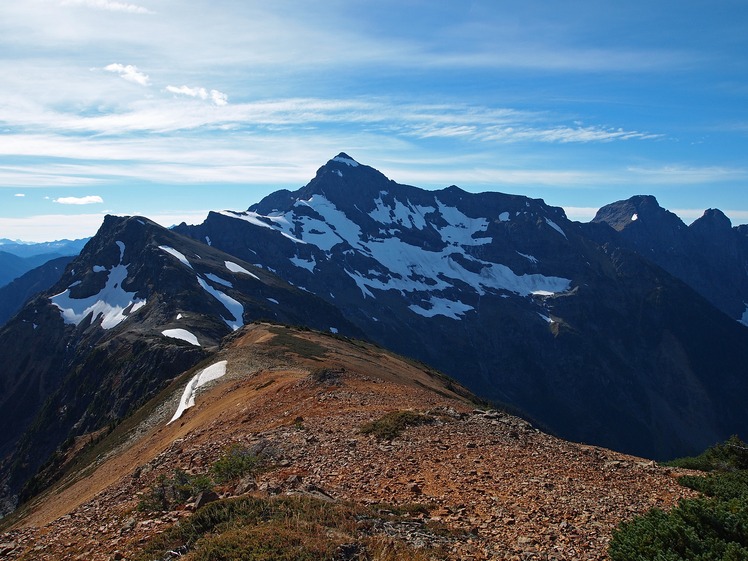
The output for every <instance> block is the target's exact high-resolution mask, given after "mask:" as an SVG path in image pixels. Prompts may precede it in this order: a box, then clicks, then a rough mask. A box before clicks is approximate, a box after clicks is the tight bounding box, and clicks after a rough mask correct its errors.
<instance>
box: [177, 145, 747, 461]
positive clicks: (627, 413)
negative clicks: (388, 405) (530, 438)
mask: <svg viewBox="0 0 748 561" xmlns="http://www.w3.org/2000/svg"><path fill="white" fill-rule="evenodd" d="M632 204H633V203H632ZM636 205H638V206H636ZM636 205H634V206H632V207H631V208H623V209H611V210H616V212H611V213H609V220H610V222H611V223H612V224H613V225H614V226H613V227H612V228H611V227H610V226H607V225H605V224H599V223H596V224H592V225H589V226H587V225H580V224H578V223H573V222H570V221H569V220H567V219H566V217H565V215H564V213H563V211H562V210H561V209H559V208H554V207H549V206H547V205H546V204H544V203H543V201H540V200H533V199H528V198H526V197H521V196H511V195H504V194H499V193H480V194H470V193H466V192H465V191H462V190H460V189H459V188H457V187H454V186H453V187H449V188H447V189H444V190H441V191H424V190H421V189H418V188H415V187H411V186H407V185H400V184H397V183H395V182H394V181H391V180H389V179H388V178H386V177H385V176H384V175H382V174H381V173H379V172H378V171H377V170H375V169H373V168H371V167H368V166H365V165H361V164H359V163H358V162H356V161H355V160H353V159H352V158H351V157H350V156H348V155H347V154H340V155H338V156H337V157H335V158H333V159H332V160H330V161H329V162H328V163H327V164H326V165H324V166H323V167H321V168H320V169H319V170H318V172H317V174H316V177H315V178H314V179H313V180H312V181H311V182H310V183H309V184H308V185H306V186H305V187H303V188H301V189H299V190H298V191H295V192H290V191H279V192H276V193H274V194H272V195H270V196H268V197H266V198H265V199H263V200H262V201H261V202H259V203H258V204H256V205H253V206H251V207H250V208H249V209H248V210H247V211H245V212H230V211H224V212H220V213H211V214H210V215H209V216H208V218H207V220H206V221H205V222H204V223H203V224H201V225H199V226H186V225H181V226H179V227H178V228H177V229H176V230H177V231H179V232H180V233H184V234H186V235H189V236H191V237H193V238H195V239H197V240H200V241H203V242H205V243H207V244H210V245H212V247H216V248H220V249H221V250H223V251H226V252H227V253H230V254H233V255H236V256H237V257H240V258H242V259H244V260H246V261H247V262H249V263H254V264H257V265H258V266H261V267H264V268H266V269H268V270H272V271H273V272H275V273H277V274H278V275H279V276H281V277H282V278H284V279H286V280H287V281H289V282H290V283H292V284H294V285H295V286H299V287H303V288H304V289H305V290H308V291H310V292H312V293H314V294H316V295H317V296H319V297H321V298H323V299H325V300H327V301H328V302H329V303H331V304H333V305H335V306H336V307H338V308H339V309H340V310H341V311H343V313H344V314H345V316H346V317H347V318H348V319H350V321H352V322H353V323H354V324H356V325H357V326H358V327H359V328H360V329H361V330H362V331H363V332H364V333H365V334H366V335H367V336H368V337H369V338H371V339H372V340H374V341H376V342H378V343H380V344H382V345H384V346H387V347H389V348H392V349H394V350H396V351H397V352H400V353H403V354H406V355H409V356H412V357H415V358H418V359H420V360H423V361H425V362H427V363H429V364H431V365H433V366H435V367H437V368H439V369H441V370H443V371H445V372H447V373H448V374H450V375H452V376H454V377H456V378H457V379H458V380H460V381H461V382H463V383H465V384H466V385H468V386H469V387H470V388H471V389H472V390H473V391H475V392H476V393H477V394H479V395H480V396H482V397H485V398H488V399H492V400H496V401H500V402H504V403H507V404H510V405H511V406H513V407H516V408H519V409H520V410H521V411H523V412H524V413H525V414H527V415H529V416H530V417H532V418H533V419H535V420H537V421H539V422H540V423H541V424H543V425H544V426H546V427H549V428H550V429H552V430H553V431H555V432H557V433H558V434H560V435H561V436H564V437H566V438H569V439H573V440H580V441H587V442H592V443H596V444H601V445H605V446H609V447H613V448H616V449H619V450H624V451H628V452H633V453H638V454H642V455H645V456H649V457H655V458H665V457H671V456H674V455H682V454H686V453H692V452H696V451H698V450H700V449H703V448H704V447H705V446H707V445H710V444H712V443H714V442H715V441H717V440H719V439H720V438H724V437H725V436H726V435H729V434H730V433H731V432H736V431H740V430H742V428H744V427H745V426H746V421H748V415H747V414H746V412H745V410H744V408H743V407H742V406H741V404H740V403H739V400H738V398H737V397H736V396H737V395H738V394H736V393H735V392H740V391H744V390H745V389H746V388H745V386H746V384H747V383H748V382H747V381H746V380H745V379H744V376H743V375H742V372H743V371H744V367H743V365H744V364H746V362H745V361H746V359H748V330H746V329H745V328H744V327H743V326H741V325H740V324H739V323H738V322H736V321H734V320H731V319H729V318H728V317H726V316H725V315H724V314H722V313H720V312H719V311H718V310H716V309H714V307H713V306H712V305H710V304H709V303H708V302H707V301H706V300H705V299H704V298H703V297H702V296H700V295H699V294H697V293H696V292H695V291H694V290H693V289H691V288H689V287H688V286H686V285H685V284H684V283H683V282H681V281H680V280H678V279H677V278H675V277H674V276H673V275H672V274H669V273H668V272H666V271H665V270H663V269H662V268H660V266H657V265H656V264H655V262H654V261H653V260H651V259H649V258H645V253H646V252H645V251H644V249H643V248H644V245H641V244H640V245H639V246H633V245H631V244H627V243H624V242H622V241H620V238H621V237H622V236H623V235H624V234H625V232H626V231H627V230H628V229H629V228H631V224H632V223H633V224H634V225H637V224H647V223H648V222H650V220H649V219H648V217H649V215H650V214H653V213H654V214H657V216H658V219H659V220H660V221H661V222H663V224H664V226H663V228H664V231H666V232H669V235H670V238H668V241H667V243H668V244H670V246H672V247H679V246H678V245H677V242H678V240H679V238H678V235H677V230H678V223H679V222H680V221H679V220H678V219H677V218H676V217H675V216H674V215H671V214H670V213H667V211H664V210H663V209H659V205H657V204H656V201H654V199H653V198H651V197H650V198H646V197H645V198H642V200H641V201H636ZM658 209H659V210H658ZM637 213H638V214H639V215H640V216H637V217H636V219H634V218H633V217H634V215H635V214H637ZM640 217H641V218H640ZM637 219H638V220H637ZM681 225H682V223H681ZM682 227H683V229H685V230H688V228H686V227H685V225H682ZM632 231H633V230H632ZM652 235H654V236H655V237H658V236H662V235H663V234H662V232H659V231H658V232H656V233H654V234H649V233H647V234H646V235H645V236H644V237H643V239H648V236H652Z"/></svg>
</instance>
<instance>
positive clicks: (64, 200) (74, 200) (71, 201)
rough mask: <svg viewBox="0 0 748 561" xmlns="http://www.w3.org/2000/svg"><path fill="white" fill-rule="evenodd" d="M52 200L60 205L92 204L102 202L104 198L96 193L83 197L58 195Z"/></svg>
mask: <svg viewBox="0 0 748 561" xmlns="http://www.w3.org/2000/svg"><path fill="white" fill-rule="evenodd" d="M53 202H55V203H57V204H60V205H94V204H102V203H103V202H104V199H102V198H101V197H100V196H98V195H87V196H85V197H59V198H57V199H55V200H54V201H53Z"/></svg>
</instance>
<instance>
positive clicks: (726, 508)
mask: <svg viewBox="0 0 748 561" xmlns="http://www.w3.org/2000/svg"><path fill="white" fill-rule="evenodd" d="M609 554H610V559H611V561H653V560H656V561H745V560H746V559H748V505H747V504H746V503H745V501H739V500H731V501H722V500H719V499H704V498H701V499H689V500H683V501H681V502H680V503H679V504H678V506H677V507H675V508H674V509H673V510H672V511H670V512H669V513H667V512H663V511H662V510H659V509H653V510H651V511H650V512H648V513H647V514H645V515H644V516H640V517H638V518H635V519H634V520H632V521H631V522H628V523H624V524H622V525H621V526H620V528H619V529H618V530H616V531H615V532H614V533H613V539H612V540H611V542H610V549H609Z"/></svg>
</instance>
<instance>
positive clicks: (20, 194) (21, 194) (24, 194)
mask: <svg viewBox="0 0 748 561" xmlns="http://www.w3.org/2000/svg"><path fill="white" fill-rule="evenodd" d="M13 196H14V197H25V196H26V193H16V194H15V195H13Z"/></svg>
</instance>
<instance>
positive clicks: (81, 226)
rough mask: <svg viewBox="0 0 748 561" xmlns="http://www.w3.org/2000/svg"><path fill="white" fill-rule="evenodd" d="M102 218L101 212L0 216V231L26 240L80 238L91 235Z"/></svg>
mask: <svg viewBox="0 0 748 561" xmlns="http://www.w3.org/2000/svg"><path fill="white" fill-rule="evenodd" d="M103 220H104V215H103V214H73V215H71V214H45V215H35V216H26V217H23V218H5V217H0V232H3V234H4V235H7V236H9V237H10V238H11V239H14V240H15V239H17V240H23V241H27V242H48V241H51V240H61V239H64V238H67V239H80V238H86V237H89V236H93V235H94V234H95V233H96V231H97V230H98V229H99V227H100V226H101V223H102V221H103Z"/></svg>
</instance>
